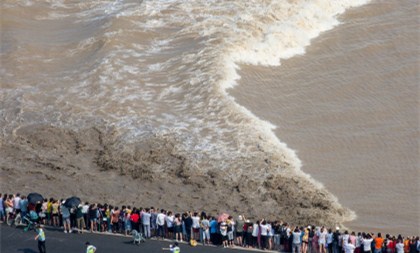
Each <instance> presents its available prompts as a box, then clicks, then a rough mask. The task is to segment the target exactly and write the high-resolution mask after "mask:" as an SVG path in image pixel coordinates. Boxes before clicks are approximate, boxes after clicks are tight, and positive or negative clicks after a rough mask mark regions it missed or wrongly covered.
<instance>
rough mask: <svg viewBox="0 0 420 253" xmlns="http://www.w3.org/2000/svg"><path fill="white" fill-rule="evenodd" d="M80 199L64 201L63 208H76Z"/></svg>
mask: <svg viewBox="0 0 420 253" xmlns="http://www.w3.org/2000/svg"><path fill="white" fill-rule="evenodd" d="M80 202H81V201H80V199H79V198H78V197H75V196H73V197H70V198H68V199H66V201H65V202H64V206H66V207H69V208H72V207H77V206H78V205H79V204H80Z"/></svg>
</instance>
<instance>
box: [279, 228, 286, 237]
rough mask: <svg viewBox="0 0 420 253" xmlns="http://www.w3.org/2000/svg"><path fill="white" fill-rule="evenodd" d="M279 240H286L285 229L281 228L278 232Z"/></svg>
mask: <svg viewBox="0 0 420 253" xmlns="http://www.w3.org/2000/svg"><path fill="white" fill-rule="evenodd" d="M280 238H281V239H287V227H282V228H281V232H280Z"/></svg>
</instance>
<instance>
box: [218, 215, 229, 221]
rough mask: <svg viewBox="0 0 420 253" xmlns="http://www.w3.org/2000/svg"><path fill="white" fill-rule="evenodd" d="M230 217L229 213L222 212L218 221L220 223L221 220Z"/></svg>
mask: <svg viewBox="0 0 420 253" xmlns="http://www.w3.org/2000/svg"><path fill="white" fill-rule="evenodd" d="M228 217H229V214H227V213H221V214H219V216H217V222H218V223H220V222H223V221H226V220H227V219H228Z"/></svg>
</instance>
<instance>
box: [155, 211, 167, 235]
mask: <svg viewBox="0 0 420 253" xmlns="http://www.w3.org/2000/svg"><path fill="white" fill-rule="evenodd" d="M165 218H166V214H165V210H163V209H161V210H160V213H159V214H158V215H157V217H156V225H157V227H158V231H157V236H158V237H159V236H160V237H161V238H162V239H163V238H164V237H165V230H164V225H165Z"/></svg>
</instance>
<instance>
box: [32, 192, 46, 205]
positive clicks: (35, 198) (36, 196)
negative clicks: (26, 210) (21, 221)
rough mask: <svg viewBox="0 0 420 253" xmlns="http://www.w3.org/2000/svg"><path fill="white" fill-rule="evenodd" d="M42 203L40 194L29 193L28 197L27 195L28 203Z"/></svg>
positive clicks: (42, 199) (42, 198)
mask: <svg viewBox="0 0 420 253" xmlns="http://www.w3.org/2000/svg"><path fill="white" fill-rule="evenodd" d="M42 201H44V197H42V195H41V194H39V193H36V192H32V193H29V195H28V203H31V204H36V203H38V202H41V203H42Z"/></svg>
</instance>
